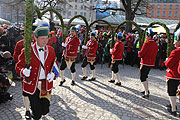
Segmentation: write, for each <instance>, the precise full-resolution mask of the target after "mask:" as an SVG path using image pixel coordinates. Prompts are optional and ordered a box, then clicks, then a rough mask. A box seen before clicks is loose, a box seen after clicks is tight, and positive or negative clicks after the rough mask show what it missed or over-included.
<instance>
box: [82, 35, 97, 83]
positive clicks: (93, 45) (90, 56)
mask: <svg viewBox="0 0 180 120" xmlns="http://www.w3.org/2000/svg"><path fill="white" fill-rule="evenodd" d="M95 36H96V34H95V33H91V34H90V40H89V41H88V42H87V43H86V45H83V46H82V48H83V49H84V50H85V52H84V53H83V57H84V59H83V63H82V65H81V67H82V71H83V78H82V79H81V80H86V79H87V73H86V66H87V64H88V63H89V65H90V68H91V71H92V78H91V79H89V81H94V80H96V78H95V67H94V62H95V59H96V51H97V48H98V42H97V41H96V38H95Z"/></svg>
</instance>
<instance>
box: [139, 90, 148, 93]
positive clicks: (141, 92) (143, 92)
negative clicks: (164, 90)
mask: <svg viewBox="0 0 180 120" xmlns="http://www.w3.org/2000/svg"><path fill="white" fill-rule="evenodd" d="M141 93H142V94H145V91H142V92H141ZM148 94H150V92H149V90H148Z"/></svg>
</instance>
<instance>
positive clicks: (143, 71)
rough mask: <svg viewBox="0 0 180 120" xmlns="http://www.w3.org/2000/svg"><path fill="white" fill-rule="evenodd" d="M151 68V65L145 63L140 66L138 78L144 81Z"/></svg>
mask: <svg viewBox="0 0 180 120" xmlns="http://www.w3.org/2000/svg"><path fill="white" fill-rule="evenodd" d="M151 68H152V67H151V66H146V65H143V66H142V68H141V69H140V80H141V82H144V81H146V79H147V78H148V74H149V71H150V70H151Z"/></svg>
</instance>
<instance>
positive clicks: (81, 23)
mask: <svg viewBox="0 0 180 120" xmlns="http://www.w3.org/2000/svg"><path fill="white" fill-rule="evenodd" d="M69 20H70V19H63V21H64V24H65V25H66V24H68V22H69ZM54 23H55V24H59V25H61V22H60V20H59V19H57V20H54ZM71 24H73V25H77V24H79V25H86V24H85V22H84V21H83V20H81V19H78V18H76V19H74V20H73V21H72V22H71Z"/></svg>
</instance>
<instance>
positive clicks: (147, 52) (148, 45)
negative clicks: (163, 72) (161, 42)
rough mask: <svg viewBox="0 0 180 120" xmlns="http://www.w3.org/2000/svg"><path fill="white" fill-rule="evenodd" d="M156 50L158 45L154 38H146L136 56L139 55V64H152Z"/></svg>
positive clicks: (153, 63)
mask: <svg viewBox="0 0 180 120" xmlns="http://www.w3.org/2000/svg"><path fill="white" fill-rule="evenodd" d="M157 52H158V45H157V43H156V42H155V41H154V40H148V41H147V42H145V43H144V44H143V46H142V48H141V51H140V52H139V54H138V56H139V57H141V62H140V64H143V65H146V66H154V65H155V61H156V55H157Z"/></svg>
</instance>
